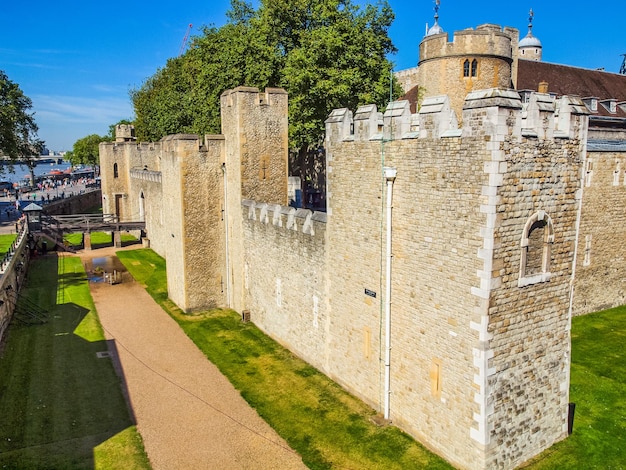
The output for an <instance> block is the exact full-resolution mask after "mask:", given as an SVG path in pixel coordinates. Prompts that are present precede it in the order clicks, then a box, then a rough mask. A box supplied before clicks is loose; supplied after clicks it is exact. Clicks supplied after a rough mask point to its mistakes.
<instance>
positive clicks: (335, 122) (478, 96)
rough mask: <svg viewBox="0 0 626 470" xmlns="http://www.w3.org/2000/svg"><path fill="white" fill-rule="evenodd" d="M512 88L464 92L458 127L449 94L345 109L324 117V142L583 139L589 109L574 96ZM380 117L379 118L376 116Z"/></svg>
mask: <svg viewBox="0 0 626 470" xmlns="http://www.w3.org/2000/svg"><path fill="white" fill-rule="evenodd" d="M524 100H526V102H524V103H523V102H522V101H523V100H522V97H521V96H520V94H519V93H518V92H517V91H515V90H510V89H503V88H491V89H487V90H478V91H474V92H471V93H469V94H468V95H467V96H466V98H465V101H464V104H463V125H462V126H461V127H459V125H458V122H457V118H456V114H455V113H454V111H453V109H452V106H451V102H450V99H449V97H448V96H446V95H440V96H431V97H428V98H426V99H424V102H423V104H422V107H421V108H420V110H419V112H418V113H416V114H411V112H410V105H409V102H408V101H394V102H391V103H389V105H388V106H387V110H386V111H385V113H384V114H381V113H380V112H378V110H377V108H376V105H373V104H371V105H366V106H361V107H359V108H358V109H357V111H356V113H355V114H354V115H353V114H352V112H351V111H350V110H348V109H346V108H342V109H336V110H334V111H332V112H331V114H330V115H329V117H328V119H327V120H326V142H327V144H332V142H342V141H376V140H378V141H380V140H381V139H382V140H385V141H387V140H398V139H441V138H447V137H471V136H483V135H491V136H515V137H518V138H522V137H530V138H532V137H535V138H539V139H554V138H565V139H583V138H584V135H585V134H584V133H585V132H586V129H587V124H586V123H587V121H586V119H583V118H584V117H586V116H587V115H588V114H589V111H588V110H587V108H586V107H585V105H584V103H583V102H582V100H581V99H580V98H578V97H576V96H563V97H561V98H559V99H556V98H554V97H552V96H551V95H548V94H544V93H530V94H529V95H525V96H524ZM381 117H382V119H381Z"/></svg>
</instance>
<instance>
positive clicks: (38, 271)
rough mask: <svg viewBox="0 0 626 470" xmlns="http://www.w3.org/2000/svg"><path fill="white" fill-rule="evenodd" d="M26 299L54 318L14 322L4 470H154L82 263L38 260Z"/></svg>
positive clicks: (4, 363)
mask: <svg viewBox="0 0 626 470" xmlns="http://www.w3.org/2000/svg"><path fill="white" fill-rule="evenodd" d="M21 296H23V297H24V298H27V299H29V300H30V301H32V302H35V303H36V304H37V305H39V306H40V307H42V308H44V309H45V310H46V311H47V312H48V313H49V320H48V322H47V323H46V324H43V325H31V326H20V325H19V324H16V323H13V324H11V326H10V328H9V330H8V335H7V338H6V343H5V345H4V348H3V349H4V350H3V352H2V355H1V356H0V397H1V399H0V417H1V419H0V468H11V469H16V468H23V469H44V468H45V469H50V468H55V469H56V468H59V469H60V468H63V469H79V468H80V469H83V468H85V469H86V468H89V469H94V468H95V469H113V468H116V469H117V468H124V469H147V468H150V466H149V463H148V460H147V457H146V455H145V452H144V450H143V442H142V440H141V437H140V435H139V433H138V432H137V430H136V428H135V426H134V425H133V422H132V420H131V417H130V414H129V410H128V407H127V404H126V402H125V400H124V397H123V394H122V389H121V386H122V385H121V383H120V379H119V377H118V376H117V375H116V374H115V371H114V368H113V365H112V362H111V359H110V358H98V357H97V354H96V353H98V352H102V351H107V342H106V341H105V338H104V336H103V333H102V328H101V327H100V323H99V321H98V318H97V315H96V312H95V309H94V304H93V301H92V298H91V295H90V292H89V285H88V283H87V278H86V275H85V272H84V269H83V266H82V264H81V261H80V259H78V258H69V257H60V258H57V257H56V256H46V257H41V258H37V259H34V260H32V262H31V265H30V267H29V272H28V280H27V283H26V286H25V287H24V288H23V289H22V292H21Z"/></svg>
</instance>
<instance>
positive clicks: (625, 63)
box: [619, 54, 626, 75]
mask: <svg viewBox="0 0 626 470" xmlns="http://www.w3.org/2000/svg"><path fill="white" fill-rule="evenodd" d="M622 57H623V58H624V60H622V66H621V67H620V68H619V73H621V74H622V75H626V54H622Z"/></svg>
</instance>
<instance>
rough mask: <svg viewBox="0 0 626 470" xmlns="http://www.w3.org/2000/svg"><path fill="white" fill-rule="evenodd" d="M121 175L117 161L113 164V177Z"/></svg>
mask: <svg viewBox="0 0 626 470" xmlns="http://www.w3.org/2000/svg"><path fill="white" fill-rule="evenodd" d="M118 176H119V173H118V171H117V163H114V164H113V178H117V177H118Z"/></svg>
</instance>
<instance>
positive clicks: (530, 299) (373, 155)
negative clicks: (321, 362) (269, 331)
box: [327, 92, 585, 468]
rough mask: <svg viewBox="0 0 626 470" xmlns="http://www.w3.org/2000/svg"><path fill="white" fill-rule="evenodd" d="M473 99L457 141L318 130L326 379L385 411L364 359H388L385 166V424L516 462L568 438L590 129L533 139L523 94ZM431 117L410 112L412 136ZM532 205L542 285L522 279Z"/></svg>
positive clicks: (469, 454)
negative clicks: (585, 143) (545, 233)
mask: <svg viewBox="0 0 626 470" xmlns="http://www.w3.org/2000/svg"><path fill="white" fill-rule="evenodd" d="M474 98H475V99H476V100H477V101H475V102H473V103H471V106H468V107H469V109H467V110H466V111H465V112H464V117H463V121H464V122H465V123H466V125H465V126H464V127H463V128H462V130H461V133H462V135H463V137H462V138H459V137H454V136H453V137H450V138H444V139H439V138H438V134H431V135H425V136H424V137H421V138H418V139H416V138H411V133H408V134H406V135H405V138H404V139H399V140H394V141H391V142H383V141H380V140H379V141H378V142H376V141H374V142H372V141H371V140H372V139H374V140H376V136H375V135H373V134H372V135H370V136H369V138H368V137H367V136H364V135H358V134H357V129H358V126H357V124H356V123H355V124H354V128H355V133H354V135H349V134H348V133H347V132H346V131H345V129H348V128H350V126H351V124H352V122H351V119H350V117H348V118H346V119H344V118H343V117H342V118H337V116H336V118H337V119H335V120H334V122H331V123H329V124H328V125H329V126H330V127H331V128H330V129H328V135H330V136H334V137H335V140H333V141H332V142H331V143H330V144H329V145H328V146H327V151H328V166H329V173H330V174H331V175H332V179H330V178H329V191H330V195H329V221H328V228H327V231H328V248H327V250H328V252H329V259H332V260H333V265H332V271H331V274H330V276H331V278H330V296H329V298H330V305H331V315H332V317H331V325H332V327H331V329H330V331H331V332H333V333H334V332H341V335H339V334H337V335H336V336H335V335H333V336H332V338H331V343H330V344H331V349H332V351H333V354H334V356H335V357H340V358H341V360H337V361H334V362H333V363H331V364H329V368H328V369H327V371H328V372H327V373H329V375H331V376H332V377H333V378H336V379H337V380H338V381H339V382H340V383H342V384H343V385H344V386H346V387H347V388H348V389H350V390H352V391H355V393H357V395H359V396H361V397H362V398H364V399H365V400H366V401H367V402H369V403H372V404H373V405H374V406H375V407H376V408H378V409H380V407H381V401H382V399H383V398H384V397H382V395H381V385H380V377H381V374H382V371H381V367H380V362H378V361H377V360H374V361H373V363H368V356H369V353H371V352H373V356H374V357H375V358H376V359H378V358H380V357H381V356H382V355H383V347H384V345H381V344H380V341H378V338H381V337H382V333H381V327H380V325H381V321H382V320H381V315H382V304H383V303H384V299H383V298H381V297H382V296H383V286H384V283H385V279H384V275H382V274H381V271H382V270H383V266H384V259H383V258H384V253H383V246H384V233H383V231H382V227H383V226H384V224H385V223H386V222H385V221H384V207H383V200H384V193H385V191H384V180H383V178H382V174H383V172H382V169H383V167H384V166H392V167H394V168H395V169H396V170H397V177H396V180H395V183H394V190H393V191H394V197H393V235H392V238H393V269H392V290H391V292H392V297H391V304H392V306H393V307H392V318H393V320H392V335H391V336H392V338H393V343H392V361H391V364H392V366H391V370H392V372H391V389H392V392H391V417H392V419H393V421H394V423H395V424H398V425H399V426H401V427H402V428H404V429H406V430H408V431H409V432H410V433H411V434H413V435H416V436H418V438H420V440H422V442H425V443H427V445H429V446H430V447H432V448H434V449H436V450H437V452H438V453H440V454H441V455H444V456H445V457H446V458H447V459H449V460H450V461H451V462H453V463H455V464H457V465H459V466H461V467H463V468H491V467H492V466H498V467H512V466H514V465H517V464H519V463H521V462H523V461H524V460H526V459H527V458H529V457H531V456H533V455H535V454H536V453H537V452H539V451H540V450H542V449H543V448H545V447H547V445H550V444H551V443H552V442H555V441H557V440H560V439H562V438H563V437H565V435H566V428H565V427H564V423H566V413H567V401H568V395H567V380H568V378H567V377H568V376H567V370H568V367H569V362H568V359H567V358H568V354H569V330H568V325H569V323H568V310H569V287H570V281H571V265H572V261H573V247H574V238H575V227H576V223H575V222H576V217H577V207H578V202H577V199H576V198H575V194H576V192H577V190H578V189H579V186H580V182H579V178H578V175H579V172H580V167H581V164H582V155H583V154H582V146H581V141H582V140H581V139H584V137H585V127H584V122H585V121H580V118H579V117H576V116H574V117H573V118H572V119H573V121H576V120H577V119H578V120H579V121H580V125H579V128H578V129H577V131H576V138H575V139H559V140H554V139H550V140H549V141H547V142H543V143H540V142H539V140H538V139H537V138H535V137H529V138H527V137H523V136H522V129H525V131H524V132H526V133H528V127H527V126H528V123H526V122H522V119H521V108H522V105H521V103H520V101H519V98H517V100H515V99H513V98H514V97H513V96H512V95H510V94H508V93H494V92H489V93H485V94H484V95H482V96H478V97H474ZM427 101H428V100H427ZM427 101H426V102H425V107H426V108H428V107H429V103H428V102H427ZM388 112H389V111H388ZM343 114H344V115H345V113H343ZM358 114H359V112H357V115H358ZM331 118H332V116H331ZM331 120H333V119H331ZM331 120H329V121H331ZM435 120H436V119H435ZM433 121H434V119H433V117H432V116H430V117H428V116H424V117H423V119H422V117H421V116H420V133H421V132H422V131H423V130H424V129H428V126H427V125H426V124H428V123H432V122H433ZM396 126H397V127H401V126H402V123H401V122H398V123H397V124H396ZM430 129H431V132H436V129H438V128H437V126H432V127H431V128H430ZM555 131H561V130H559V129H556V130H555ZM568 131H569V129H568ZM562 132H565V130H564V129H563V130H562ZM383 135H384V132H383ZM331 138H332V137H331ZM378 138H380V136H379V137H378ZM555 169H556V172H555ZM357 182H359V183H357ZM355 184H359V186H358V187H356V188H355ZM542 211H545V212H546V214H548V215H546V217H548V216H550V217H554V218H558V222H557V223H555V224H554V227H553V230H554V232H555V237H554V240H553V241H550V244H551V254H550V255H549V270H548V273H549V274H550V275H551V276H550V275H544V277H543V278H542V277H541V276H540V279H539V280H531V281H529V282H531V283H530V284H524V285H519V283H518V281H519V277H520V273H519V271H520V259H521V247H520V244H521V242H522V238H523V233H524V227H525V226H526V224H527V223H528V220H529V219H532V217H533V214H536V213H538V212H542ZM348 221H349V222H348ZM553 271H554V272H553ZM544 274H545V273H544ZM546 276H547V277H546ZM365 289H369V290H370V291H372V290H373V291H376V294H377V295H376V297H375V298H373V297H371V296H369V295H367V293H366V292H365ZM539 294H540V295H542V296H544V297H542V298H543V301H542V302H541V303H537V301H536V297H537V296H538V295H539ZM339 312H341V313H339ZM531 312H532V313H531ZM529 330H533V336H532V338H529V337H528V335H527V332H528V331H529ZM370 357H371V356H370ZM530 358H532V361H531V360H530ZM520 377H534V380H527V381H525V382H524V381H519V380H516V379H515V378H517V379H519V378H520ZM498 404H499V406H498ZM433 416H437V419H436V420H433V419H432V417H433ZM531 423H533V424H532V429H530V427H531ZM505 435H506V436H507V437H506V438H504V436H505ZM546 443H548V444H546Z"/></svg>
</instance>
